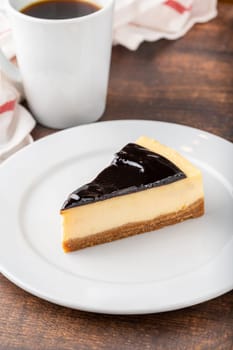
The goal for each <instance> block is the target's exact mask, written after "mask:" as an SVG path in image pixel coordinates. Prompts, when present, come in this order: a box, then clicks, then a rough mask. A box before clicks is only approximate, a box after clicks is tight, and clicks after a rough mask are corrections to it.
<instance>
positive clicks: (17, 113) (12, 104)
mask: <svg viewBox="0 0 233 350" xmlns="http://www.w3.org/2000/svg"><path fill="white" fill-rule="evenodd" d="M19 97H20V96H19V93H18V91H17V90H16V89H15V88H14V87H13V86H12V85H11V84H9V83H8V82H7V80H6V79H4V76H3V75H2V74H1V75H0V163H1V162H2V161H3V160H5V159H6V158H8V157H9V156H10V155H11V154H13V153H14V152H16V151H17V150H19V149H20V148H22V147H24V146H26V145H27V144H29V143H31V142H32V141H33V140H32V137H31V136H30V132H31V131H32V129H33V128H34V126H35V121H34V119H33V118H32V116H31V114H30V113H29V112H28V111H27V110H26V109H25V108H24V107H23V106H21V105H20V104H19V103H18V102H19Z"/></svg>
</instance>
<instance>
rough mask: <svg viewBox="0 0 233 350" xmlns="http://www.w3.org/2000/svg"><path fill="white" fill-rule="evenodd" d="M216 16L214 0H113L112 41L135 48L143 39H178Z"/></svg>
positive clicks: (131, 48)
mask: <svg viewBox="0 0 233 350" xmlns="http://www.w3.org/2000/svg"><path fill="white" fill-rule="evenodd" d="M216 15H217V0H116V7H115V17H114V33H113V34H114V35H113V43H114V44H121V45H123V46H125V47H127V48H128V49H130V50H136V49H137V48H138V47H139V45H140V44H141V43H142V42H143V41H156V40H159V39H162V38H164V39H170V40H174V39H178V38H180V37H181V36H183V35H184V34H185V33H186V32H187V31H188V30H189V29H190V28H191V27H192V26H193V25H194V24H195V23H203V22H206V21H209V20H210V19H213V18H214V17H215V16H216Z"/></svg>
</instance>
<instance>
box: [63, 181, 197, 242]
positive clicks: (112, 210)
mask: <svg viewBox="0 0 233 350" xmlns="http://www.w3.org/2000/svg"><path fill="white" fill-rule="evenodd" d="M201 198H203V190H202V183H201V178H200V177H199V176H197V177H196V178H192V180H191V179H189V178H186V179H184V180H182V181H177V182H174V183H172V184H169V185H166V186H162V187H160V188H152V189H148V190H145V191H143V192H136V193H132V194H129V195H127V196H119V197H115V198H111V199H108V200H105V201H101V202H96V203H92V204H89V205H88V206H87V205H84V206H79V207H75V208H71V209H68V210H66V211H64V212H63V214H62V216H63V240H64V241H66V240H68V239H74V238H78V237H80V238H83V237H86V236H90V235H94V234H96V233H98V232H102V231H107V230H111V229H112V228H114V227H120V226H122V225H123V224H128V223H136V222H141V221H145V220H152V219H154V218H155V217H157V216H160V215H164V214H169V213H173V212H176V211H179V210H181V209H184V208H185V207H188V206H189V205H192V204H193V203H194V202H196V201H197V200H198V199H201Z"/></svg>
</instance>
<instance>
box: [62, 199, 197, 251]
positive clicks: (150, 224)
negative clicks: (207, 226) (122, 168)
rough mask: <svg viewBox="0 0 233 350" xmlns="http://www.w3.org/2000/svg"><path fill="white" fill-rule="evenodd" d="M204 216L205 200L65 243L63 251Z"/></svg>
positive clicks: (110, 240)
mask: <svg viewBox="0 0 233 350" xmlns="http://www.w3.org/2000/svg"><path fill="white" fill-rule="evenodd" d="M203 214H204V198H201V199H198V200H197V201H196V202H194V203H193V204H191V205H190V206H188V207H186V208H183V209H181V210H179V211H178V212H174V213H171V214H168V215H161V216H159V217H156V218H155V219H152V220H149V221H142V222H135V223H130V224H126V225H122V226H120V227H117V228H114V229H111V230H108V231H103V232H99V233H97V234H95V235H91V236H88V237H85V238H75V239H70V240H67V241H64V242H63V250H64V251H65V252H72V251H75V250H79V249H83V248H87V247H91V246H94V245H97V244H102V243H107V242H112V241H115V240H118V239H122V238H126V237H129V236H134V235H137V234H140V233H145V232H149V231H153V230H158V229H160V228H162V227H164V226H168V225H173V224H176V223H179V222H182V221H184V220H187V219H190V218H196V217H199V216H201V215H203Z"/></svg>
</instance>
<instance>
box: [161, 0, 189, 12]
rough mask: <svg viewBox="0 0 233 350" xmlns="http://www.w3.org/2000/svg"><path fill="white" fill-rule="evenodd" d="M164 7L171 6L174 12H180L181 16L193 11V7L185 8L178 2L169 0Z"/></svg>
mask: <svg viewBox="0 0 233 350" xmlns="http://www.w3.org/2000/svg"><path fill="white" fill-rule="evenodd" d="M164 5H167V6H170V7H171V8H172V9H173V10H175V11H177V12H179V13H180V14H181V15H182V14H183V13H184V12H186V11H191V9H192V6H189V7H185V6H184V5H182V4H180V3H179V2H178V1H176V0H167V1H165V2H164Z"/></svg>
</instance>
